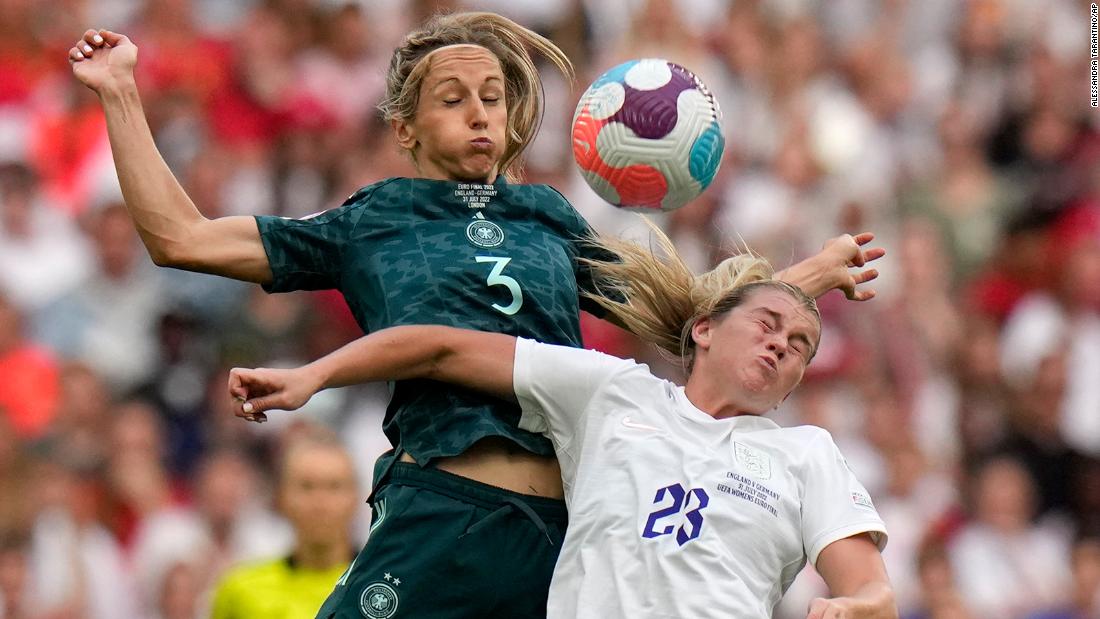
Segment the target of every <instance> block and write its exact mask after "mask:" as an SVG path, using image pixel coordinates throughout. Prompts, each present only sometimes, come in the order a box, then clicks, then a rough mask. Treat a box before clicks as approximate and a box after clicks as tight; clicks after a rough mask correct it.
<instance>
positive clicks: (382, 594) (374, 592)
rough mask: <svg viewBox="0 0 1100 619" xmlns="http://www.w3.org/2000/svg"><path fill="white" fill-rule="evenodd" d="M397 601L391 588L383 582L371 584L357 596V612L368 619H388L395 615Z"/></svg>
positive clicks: (395, 592) (394, 591) (395, 594)
mask: <svg viewBox="0 0 1100 619" xmlns="http://www.w3.org/2000/svg"><path fill="white" fill-rule="evenodd" d="M388 575H389V574H387V576H388ZM398 601H399V600H398V597H397V591H396V590H395V589H394V588H393V587H391V586H390V585H388V584H386V583H384V582H376V583H372V584H370V585H368V586H367V588H366V589H363V593H362V594H361V595H360V596H359V611H360V612H362V613H363V616H364V617H368V618H369V619H390V617H393V616H394V614H396V613H397V603H398Z"/></svg>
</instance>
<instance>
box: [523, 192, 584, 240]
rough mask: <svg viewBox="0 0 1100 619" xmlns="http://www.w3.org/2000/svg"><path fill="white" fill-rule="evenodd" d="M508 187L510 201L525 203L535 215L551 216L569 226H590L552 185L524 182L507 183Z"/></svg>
mask: <svg viewBox="0 0 1100 619" xmlns="http://www.w3.org/2000/svg"><path fill="white" fill-rule="evenodd" d="M507 188H508V189H507V191H509V192H510V196H511V200H510V201H512V202H519V203H524V204H525V205H527V206H528V207H529V208H530V209H531V210H532V211H533V214H535V215H541V216H544V217H550V218H551V219H553V220H556V221H558V222H560V223H563V224H565V225H566V226H568V227H569V228H576V227H578V226H580V227H583V228H585V229H587V228H588V223H587V222H586V221H585V220H584V218H583V217H582V216H581V214H580V213H579V212H577V209H575V208H574V207H573V204H572V203H570V202H569V199H568V198H566V197H565V195H564V194H562V193H561V192H560V191H558V190H557V189H555V188H554V187H551V186H550V185H542V184H527V183H523V184H515V185H507Z"/></svg>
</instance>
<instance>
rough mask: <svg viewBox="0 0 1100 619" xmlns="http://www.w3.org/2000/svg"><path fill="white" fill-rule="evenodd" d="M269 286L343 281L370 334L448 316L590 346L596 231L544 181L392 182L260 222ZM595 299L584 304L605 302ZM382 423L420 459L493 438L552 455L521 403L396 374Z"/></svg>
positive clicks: (483, 327)
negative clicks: (526, 424)
mask: <svg viewBox="0 0 1100 619" xmlns="http://www.w3.org/2000/svg"><path fill="white" fill-rule="evenodd" d="M256 221H257V223H258V224H259V228H260V236H261V238H262V239H263V244H264V248H265V249H266V251H267V257H268V261H269V262H270V264H271V271H272V273H273V275H274V278H273V280H272V282H271V283H270V284H269V285H268V286H266V289H267V290H268V291H269V292H285V291H290V290H317V289H326V288H336V289H339V290H340V291H341V292H342V293H343V295H344V298H345V299H346V300H347V302H348V306H349V307H350V308H351V311H352V313H353V314H354V315H355V318H356V320H357V321H358V322H359V325H360V326H361V327H362V328H363V330H364V331H366V332H368V333H369V332H372V331H377V330H379V329H383V328H386V327H391V326H395V325H415V324H439V325H448V326H453V327H462V328H467V329H476V330H480V331H491V332H497V333H507V334H511V335H516V336H521V337H526V338H531V339H535V340H538V341H541V342H547V343H551V344H562V345H568V346H580V345H581V337H580V324H579V316H578V310H579V307H580V301H581V299H580V297H579V294H578V293H579V290H590V289H591V288H592V283H591V280H590V277H589V275H588V273H587V270H586V269H585V268H584V267H583V266H582V265H580V264H579V263H578V261H577V258H578V257H579V256H584V255H589V254H591V253H592V252H593V251H594V250H593V249H591V248H590V247H589V246H587V245H586V244H585V243H584V239H585V238H587V237H588V236H589V235H590V229H589V227H588V224H587V223H586V222H585V221H584V219H583V218H582V217H581V216H580V214H578V213H577V211H576V210H575V209H573V207H572V206H571V205H570V204H569V202H568V201H566V199H565V198H564V197H563V196H562V195H561V194H560V193H558V192H557V191H555V190H554V189H552V188H551V187H548V186H546V185H513V184H508V183H506V182H505V181H504V177H503V176H500V177H498V180H497V182H496V183H495V184H493V185H482V184H471V183H458V182H452V181H438V180H428V179H410V178H391V179H387V180H385V181H381V182H378V183H375V184H373V185H369V186H367V187H364V188H363V189H360V190H359V191H358V192H356V193H355V194H354V195H352V196H351V197H350V198H348V200H347V201H346V202H345V203H344V204H343V205H342V206H340V207H339V208H335V209H332V210H329V211H325V212H323V213H320V214H318V215H313V216H310V217H305V218H302V219H285V218H280V217H267V216H261V217H257V218H256ZM592 305H594V304H584V308H585V309H590V310H596V308H595V307H592ZM393 387H394V388H393V398H392V400H391V401H390V405H389V408H388V410H387V411H386V418H385V421H384V425H383V428H384V430H385V432H386V436H387V437H388V438H389V439H390V441H391V442H392V443H393V444H394V445H400V446H401V447H402V448H403V449H405V450H406V451H407V452H409V453H410V454H411V455H412V456H413V457H414V458H416V460H417V461H418V462H421V463H424V462H427V461H428V460H430V459H432V458H437V457H442V456H454V455H458V454H460V453H462V452H463V451H465V450H466V449H467V448H468V447H469V446H470V445H472V444H473V443H474V442H475V441H477V440H479V439H481V438H484V437H487V436H502V437H506V438H508V439H511V440H512V441H514V442H516V443H518V444H519V445H520V446H522V447H524V448H525V449H527V450H528V451H531V452H533V453H537V454H541V455H553V449H552V447H551V445H550V443H549V441H548V440H547V439H546V438H544V437H542V436H541V435H537V434H532V433H530V432H526V431H524V430H521V429H519V428H518V427H517V424H518V422H519V408H518V407H517V406H515V405H512V404H509V403H506V402H502V401H500V400H497V399H494V398H491V397H489V396H484V395H481V394H479V393H476V392H474V391H470V390H465V389H462V388H459V387H455V386H451V385H445V384H442V383H435V382H432V381H423V380H410V381H401V382H398V383H395V384H394V386H393Z"/></svg>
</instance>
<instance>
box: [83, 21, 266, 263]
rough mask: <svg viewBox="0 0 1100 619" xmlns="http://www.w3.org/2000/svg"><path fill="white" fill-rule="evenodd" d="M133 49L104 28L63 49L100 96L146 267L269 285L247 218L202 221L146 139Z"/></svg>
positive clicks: (260, 246)
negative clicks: (148, 261)
mask: <svg viewBox="0 0 1100 619" xmlns="http://www.w3.org/2000/svg"><path fill="white" fill-rule="evenodd" d="M137 52H138V50H137V46H136V45H134V44H133V43H132V42H131V41H130V39H128V38H127V37H125V36H124V35H121V34H117V33H115V32H111V31H109V30H88V31H86V32H85V33H84V36H83V37H82V38H81V39H80V40H79V41H77V43H76V45H75V46H73V47H72V48H71V49H69V63H70V64H71V65H72V68H73V75H74V76H76V78H77V79H78V80H80V82H81V83H82V84H84V85H85V86H87V87H88V88H90V89H92V90H93V91H94V92H95V93H96V95H98V96H99V101H100V104H101V105H102V106H103V111H104V113H105V115H106V117H107V133H108V136H109V137H110V140H111V152H112V154H113V156H114V160H115V169H116V170H117V172H118V180H119V184H120V185H121V186H122V195H123V197H124V198H125V199H126V207H127V208H128V209H129V211H130V216H131V217H133V219H134V225H135V226H137V230H138V233H139V234H140V235H141V240H142V242H144V243H145V247H146V249H147V250H148V251H149V255H150V257H152V258H153V262H155V263H156V264H158V265H161V266H171V267H176V268H180V269H186V270H190V271H201V272H204V273H214V274H216V275H223V276H226V277H232V278H234V279H241V280H246V281H252V282H258V283H266V282H269V281H271V278H272V274H271V266H270V264H269V263H268V260H267V252H266V251H264V247H263V243H262V242H261V241H260V232H259V229H258V228H257V226H256V221H255V220H254V219H253V218H251V217H224V218H220V219H215V220H210V219H207V218H205V217H203V216H202V214H201V213H200V212H199V210H198V209H197V208H196V207H195V205H194V203H192V202H191V199H190V198H189V197H188V196H187V194H186V193H185V192H184V191H183V188H182V187H181V186H180V184H179V182H178V181H177V180H176V178H175V176H173V175H172V172H171V170H169V169H168V165H167V164H166V163H165V162H164V158H163V157H161V155H160V152H158V151H157V147H156V144H155V143H154V142H153V135H152V132H151V131H150V130H149V125H148V124H147V123H146V121H145V112H144V110H143V109H142V106H141V99H140V98H139V96H138V89H137V85H136V83H135V81H134V67H135V66H136V64H137Z"/></svg>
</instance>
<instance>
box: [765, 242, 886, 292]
mask: <svg viewBox="0 0 1100 619" xmlns="http://www.w3.org/2000/svg"><path fill="white" fill-rule="evenodd" d="M874 238H875V235H874V234H872V233H870V232H863V233H861V234H857V235H855V236H852V235H850V234H842V235H840V236H838V237H835V238H832V239H829V240H828V241H826V242H825V246H824V247H822V248H821V251H820V252H818V253H817V254H815V255H813V256H810V257H809V258H807V259H805V260H803V261H802V262H799V263H798V264H795V265H792V266H790V267H787V268H786V269H783V270H782V271H780V272H778V273H776V274H775V278H776V279H779V280H783V281H785V282H787V283H789V284H794V285H795V286H798V287H799V288H801V289H802V291H803V292H805V293H806V294H808V295H809V296H811V297H813V298H815V299H816V298H817V297H820V296H821V295H823V294H825V293H826V292H829V291H830V290H833V289H837V290H840V291H842V292H843V293H844V296H846V297H848V299H849V300H852V301H867V300H869V299H872V298H874V296H875V291H874V290H872V289H860V288H856V286H858V285H859V284H863V283H866V282H869V281H871V280H873V279H875V278H876V277H878V271H877V270H875V269H873V268H865V267H866V265H867V263H868V262H871V261H873V260H878V259H879V258H881V257H883V256H885V255H886V250H884V249H882V248H881V247H874V248H871V249H864V246H865V245H867V244H868V243H870V242H871V241H872V240H874ZM850 268H857V269H862V270H859V271H850V270H849V269H850Z"/></svg>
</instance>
